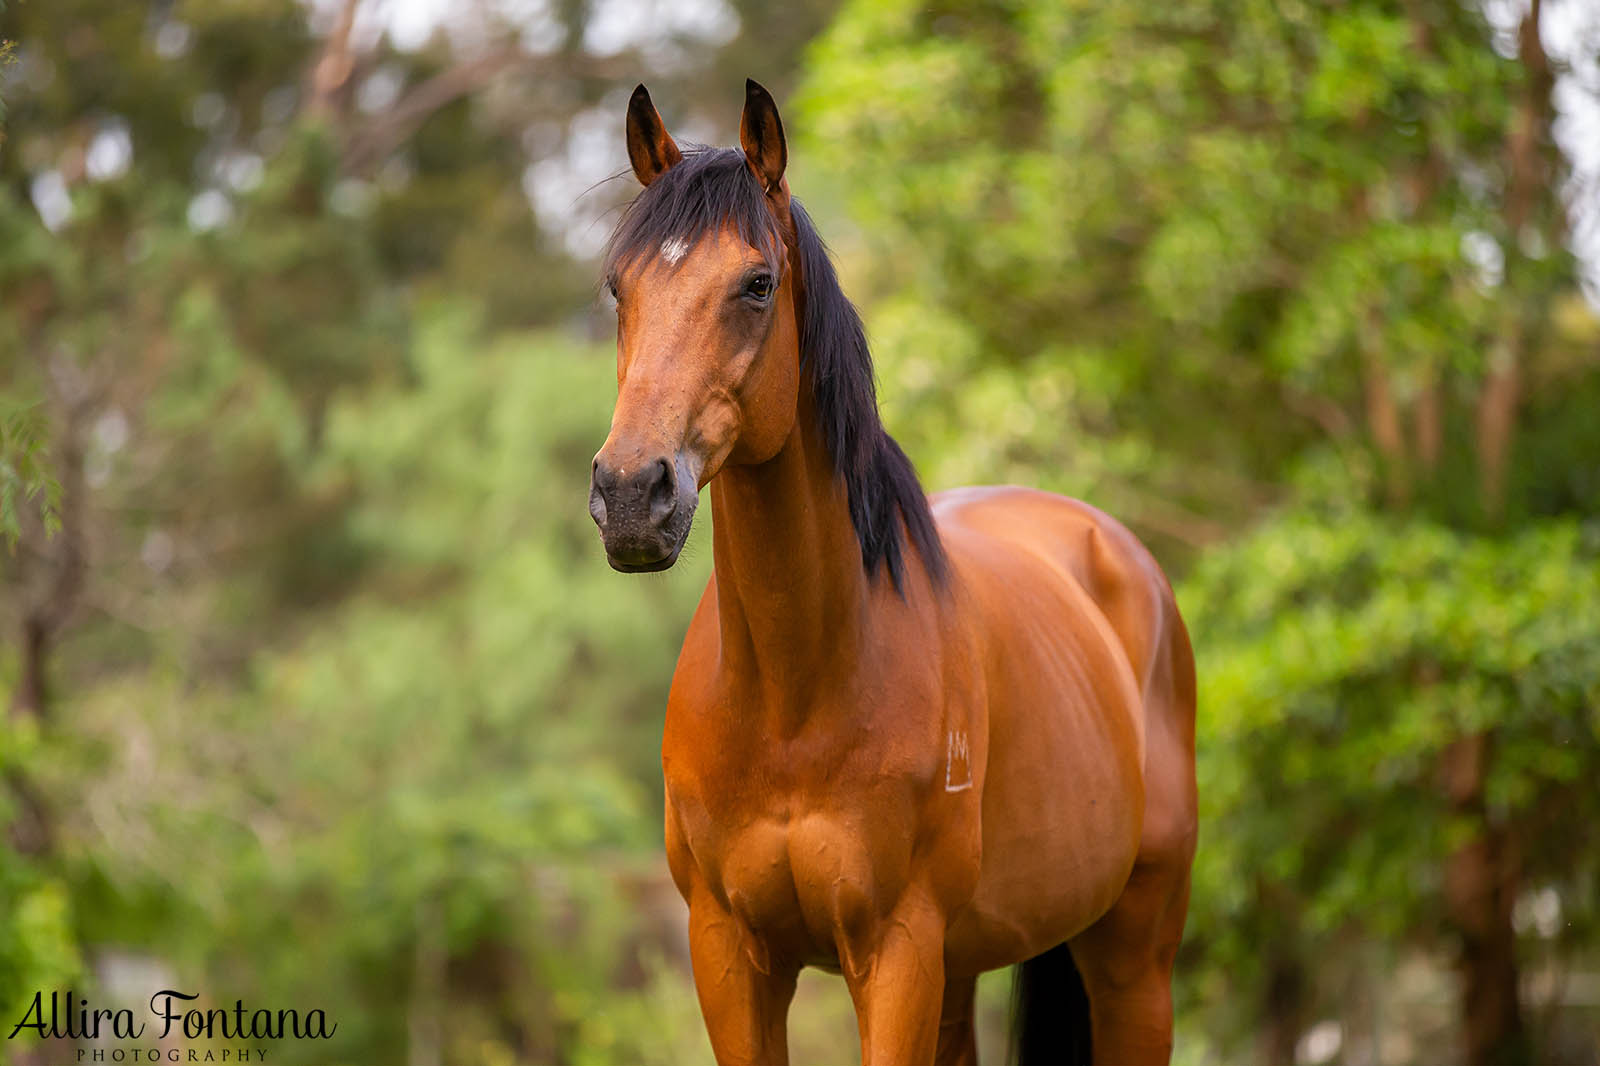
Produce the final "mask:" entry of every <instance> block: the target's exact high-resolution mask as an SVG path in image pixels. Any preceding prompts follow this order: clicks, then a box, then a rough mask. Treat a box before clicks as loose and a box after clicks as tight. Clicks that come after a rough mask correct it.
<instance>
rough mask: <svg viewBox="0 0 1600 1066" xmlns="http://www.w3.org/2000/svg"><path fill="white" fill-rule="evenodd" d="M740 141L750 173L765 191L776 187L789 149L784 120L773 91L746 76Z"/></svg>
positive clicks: (787, 162) (771, 190) (786, 160)
mask: <svg viewBox="0 0 1600 1066" xmlns="http://www.w3.org/2000/svg"><path fill="white" fill-rule="evenodd" d="M739 145H740V147H742V148H743V149H744V160H745V162H746V163H748V164H749V166H750V171H751V173H753V174H755V176H756V178H757V179H758V180H759V181H760V182H761V188H762V189H764V190H765V191H766V192H768V193H774V192H777V191H778V186H779V184H780V183H781V182H782V181H783V170H784V167H786V166H788V165H789V149H788V146H787V145H785V144H784V141H783V122H782V121H781V120H779V118H778V105H777V104H776V103H774V102H773V100H772V94H771V93H769V92H767V90H765V89H763V88H762V87H761V86H760V85H758V84H756V83H755V82H754V81H751V80H750V79H749V78H746V79H745V82H744V117H743V118H741V119H740V120H739Z"/></svg>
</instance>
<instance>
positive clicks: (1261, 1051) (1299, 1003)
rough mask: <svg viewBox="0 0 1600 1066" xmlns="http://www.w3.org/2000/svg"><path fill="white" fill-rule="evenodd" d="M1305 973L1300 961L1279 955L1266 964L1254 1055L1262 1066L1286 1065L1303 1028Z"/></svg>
mask: <svg viewBox="0 0 1600 1066" xmlns="http://www.w3.org/2000/svg"><path fill="white" fill-rule="evenodd" d="M1305 999H1306V976H1305V971H1304V969H1303V968H1302V967H1301V966H1300V963H1299V962H1297V961H1296V960H1294V959H1290V958H1287V957H1284V956H1278V957H1276V958H1274V959H1272V961H1271V962H1270V963H1269V964H1268V967H1267V990H1266V997H1265V1002H1264V1003H1263V1004H1262V1008H1263V1009H1262V1012H1261V1013H1262V1017H1263V1019H1264V1021H1263V1025H1262V1028H1261V1036H1260V1039H1259V1041H1258V1043H1257V1046H1256V1057H1257V1058H1258V1059H1259V1060H1260V1061H1261V1063H1262V1064H1263V1066H1289V1064H1291V1063H1293V1062H1294V1051H1295V1048H1296V1046H1298V1045H1299V1043H1300V1034H1301V1033H1302V1032H1304V1031H1305Z"/></svg>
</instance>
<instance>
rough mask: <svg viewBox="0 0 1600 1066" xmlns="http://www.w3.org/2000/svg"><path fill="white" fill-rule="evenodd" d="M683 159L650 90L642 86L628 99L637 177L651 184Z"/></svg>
mask: <svg viewBox="0 0 1600 1066" xmlns="http://www.w3.org/2000/svg"><path fill="white" fill-rule="evenodd" d="M682 158H683V153H682V152H680V151H678V145H677V142H675V141H674V140H673V139H672V135H671V134H670V133H668V132H667V127H666V126H664V125H662V124H661V116H660V115H659V114H657V113H656V105H655V104H652V103H651V102H650V94H649V92H647V91H646V90H645V87H644V86H643V85H641V86H639V87H638V88H637V89H635V90H633V99H631V100H629V101H628V162H630V163H632V164H633V176H634V177H636V178H638V179H639V184H640V185H649V184H650V183H651V182H652V181H655V180H656V179H657V178H659V177H660V176H661V174H662V172H663V171H665V170H666V169H667V168H668V167H670V166H673V165H674V164H676V163H677V162H678V161H679V160H680V159H682Z"/></svg>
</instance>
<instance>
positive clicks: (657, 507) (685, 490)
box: [589, 449, 700, 574]
mask: <svg viewBox="0 0 1600 1066" xmlns="http://www.w3.org/2000/svg"><path fill="white" fill-rule="evenodd" d="M687 466H688V464H687V463H686V462H684V460H683V457H682V456H677V457H673V458H671V459H669V458H668V457H665V456H663V457H660V458H657V459H653V460H648V461H644V462H628V463H621V464H616V465H613V464H612V463H611V462H610V461H608V459H607V458H606V455H605V450H604V449H602V450H601V453H600V454H599V455H597V456H595V459H594V467H593V469H592V472H591V474H590V478H589V514H590V516H591V517H592V518H593V519H594V524H595V525H597V526H599V527H600V539H601V541H602V542H604V544H605V548H606V561H607V562H609V563H610V564H611V566H612V569H615V570H620V571H622V572H623V573H625V574H637V573H648V572H651V571H655V570H665V569H667V568H668V567H669V566H671V565H672V564H673V563H675V562H677V559H678V552H680V551H681V550H682V549H683V542H684V541H685V540H686V539H687V538H688V536H689V526H690V525H691V524H692V523H693V521H694V509H695V505H696V504H698V503H699V501H700V496H699V493H698V492H697V491H696V488H697V486H696V484H695V480H694V478H693V476H690V475H689V471H688V470H687Z"/></svg>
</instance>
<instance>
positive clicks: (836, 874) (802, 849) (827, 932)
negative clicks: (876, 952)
mask: <svg viewBox="0 0 1600 1066" xmlns="http://www.w3.org/2000/svg"><path fill="white" fill-rule="evenodd" d="M676 806H677V807H678V808H679V810H678V815H679V818H680V824H681V825H682V827H683V832H684V837H685V843H686V845H687V847H688V850H689V852H690V853H691V855H692V858H693V861H694V863H695V865H696V866H697V867H698V869H699V870H700V873H701V876H703V877H704V878H705V880H706V882H707V884H708V886H709V887H710V888H711V890H712V892H713V894H715V895H716V896H718V897H719V898H720V899H721V900H722V901H723V902H724V904H725V905H726V906H727V908H728V909H729V910H730V911H732V912H733V914H735V915H736V916H737V917H738V918H739V919H740V920H741V922H742V923H743V924H744V925H745V926H746V927H747V928H749V929H750V930H751V932H752V933H754V934H755V935H756V936H758V937H759V938H761V939H762V940H763V941H765V942H766V943H767V944H768V945H769V946H771V947H773V948H775V949H777V950H782V951H786V952H789V953H792V954H799V955H802V956H805V957H806V961H810V962H820V963H831V962H832V961H834V959H835V958H836V952H837V948H838V945H839V944H840V943H841V941H842V940H848V939H851V938H853V937H854V935H855V934H856V933H858V932H859V931H861V930H863V929H865V928H867V927H869V926H870V925H871V924H872V922H873V921H874V919H875V918H876V917H877V916H878V915H880V914H881V913H883V912H884V911H885V910H886V909H887V906H888V904H890V903H892V901H893V900H894V899H895V898H897V897H898V896H899V894H900V891H901V890H902V889H903V888H904V882H905V877H906V872H907V870H908V868H909V864H910V842H911V840H912V838H913V836H914V833H913V832H912V831H911V826H910V821H909V818H908V817H907V816H906V814H905V813H904V812H902V811H900V810H897V809H895V808H897V807H898V806H899V805H897V804H893V803H886V804H884V805H883V808H882V809H881V810H880V811H879V813H878V816H877V822H876V824H874V823H872V822H871V821H870V820H869V819H867V818H865V817H864V816H863V813H862V812H841V811H837V810H823V809H815V808H813V809H806V808H795V807H791V808H790V809H788V810H782V809H774V810H769V811H766V812H762V813H752V812H749V811H735V810H732V809H726V808H725V809H722V810H716V809H714V808H711V809H708V808H707V807H706V806H704V805H703V804H700V803H698V802H694V801H693V800H691V801H690V802H687V803H677V804H676ZM779 806H781V805H779ZM897 825H899V826H903V829H898V830H897V829H894V828H893V827H894V826H897ZM885 830H887V831H885Z"/></svg>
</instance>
